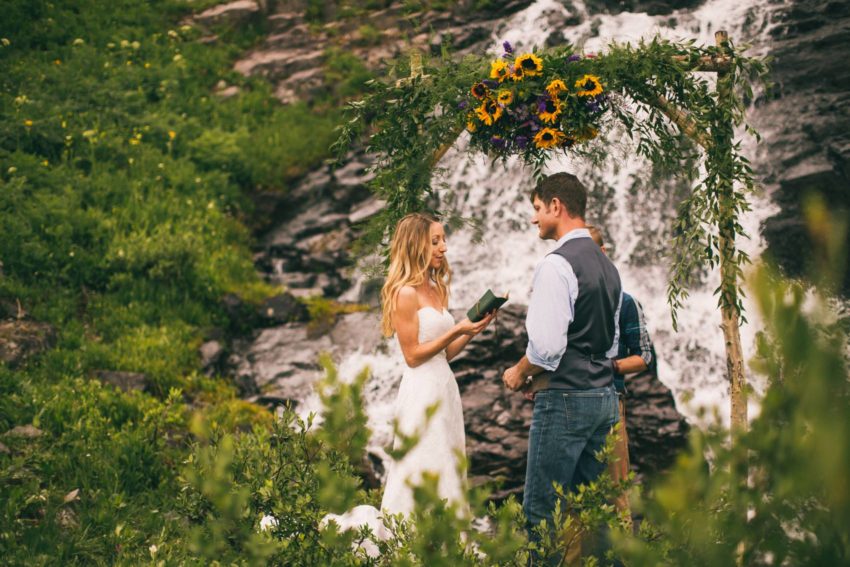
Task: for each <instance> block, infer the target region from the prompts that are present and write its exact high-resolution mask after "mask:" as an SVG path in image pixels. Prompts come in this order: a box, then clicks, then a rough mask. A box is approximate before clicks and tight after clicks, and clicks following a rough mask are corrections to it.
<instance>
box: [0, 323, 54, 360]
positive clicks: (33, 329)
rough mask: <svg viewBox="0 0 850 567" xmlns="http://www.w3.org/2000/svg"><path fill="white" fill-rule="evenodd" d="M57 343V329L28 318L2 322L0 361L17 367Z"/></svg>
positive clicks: (0, 329)
mask: <svg viewBox="0 0 850 567" xmlns="http://www.w3.org/2000/svg"><path fill="white" fill-rule="evenodd" d="M55 344H56V329H55V328H54V327H53V326H52V325H49V324H47V323H40V322H38V321H30V320H26V319H20V320H12V321H3V322H0V362H3V363H6V364H8V365H9V367H11V368H17V367H18V366H20V365H21V364H23V363H24V362H25V361H26V360H28V359H29V358H31V357H33V356H35V355H37V354H39V353H41V352H43V351H45V350H47V349H49V348H52V347H53V345H55Z"/></svg>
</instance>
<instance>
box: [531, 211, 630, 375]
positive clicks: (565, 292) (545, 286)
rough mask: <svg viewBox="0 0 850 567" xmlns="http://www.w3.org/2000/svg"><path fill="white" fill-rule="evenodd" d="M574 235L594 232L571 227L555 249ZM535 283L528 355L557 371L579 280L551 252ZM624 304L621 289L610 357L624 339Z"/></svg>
mask: <svg viewBox="0 0 850 567" xmlns="http://www.w3.org/2000/svg"><path fill="white" fill-rule="evenodd" d="M573 238H590V232H588V230H587V229H586V228H577V229H575V230H571V231H570V232H568V233H567V234H565V235H564V236H562V237H561V238H560V239H559V240H558V242H557V243H556V244H555V247H554V248H553V249H552V250H557V249H558V248H560V247H561V246H563V245H564V243H565V242H567V241H568V240H572V239H573ZM531 285H532V287H531V299H530V300H529V302H528V315H527V317H526V319H525V328H526V330H527V331H528V348H526V350H525V355H526V357H528V361H529V362H530V363H531V364H534V365H535V366H539V367H540V368H543V369H545V370H549V371H553V370H556V369H557V368H558V364H560V362H561V358H562V357H563V356H564V352H566V350H567V332H568V330H569V327H570V323H572V322H573V314H574V313H575V304H576V299H577V298H578V293H579V289H578V279H576V275H575V272H574V271H573V267H572V266H571V265H570V263H569V262H568V261H567V260H566V259H565V258H563V257H562V256H559V255H558V254H547V255H546V256H545V257H544V258H543V260H541V261H540V263H539V264H537V268H536V269H535V270H534V280H533V283H532V284H531ZM622 304H623V294H622V292H621V293H620V299H619V301H618V302H617V311H616V313H615V314H614V341H613V342H612V343H611V348H609V349H608V352H607V353H606V354H607V356H608V357H609V358H614V357H615V356H617V347H618V346H619V340H620V328H619V324H618V322H619V320H620V307H621V306H622Z"/></svg>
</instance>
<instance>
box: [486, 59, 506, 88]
mask: <svg viewBox="0 0 850 567" xmlns="http://www.w3.org/2000/svg"><path fill="white" fill-rule="evenodd" d="M510 76H511V67H510V65H508V63H507V61H502V60H501V59H497V60H495V61H493V62H492V63H490V78H491V79H496V80H497V81H499V82H500V83H501V82H502V81H504V80H505V79H507V78H508V77H510Z"/></svg>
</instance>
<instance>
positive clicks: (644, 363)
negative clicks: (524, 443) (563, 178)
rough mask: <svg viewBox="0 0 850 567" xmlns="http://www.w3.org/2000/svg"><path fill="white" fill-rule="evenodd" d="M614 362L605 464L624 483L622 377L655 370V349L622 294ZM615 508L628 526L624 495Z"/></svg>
mask: <svg viewBox="0 0 850 567" xmlns="http://www.w3.org/2000/svg"><path fill="white" fill-rule="evenodd" d="M587 228H588V230H589V231H590V237H591V238H592V239H593V241H594V242H596V244H597V245H598V246H599V247H600V248H601V249H602V251H603V252H605V253H606V254H607V251H606V250H605V241H604V240H603V239H602V233H601V232H600V231H599V229H598V228H596V227H595V226H588V227H587ZM613 363H614V386H615V387H616V388H617V393H618V397H619V405H620V421H619V422H618V424H617V426H616V431H617V445H616V446H615V449H614V458H613V459H612V460H611V462H610V463H609V464H608V470H609V473H610V475H611V478H612V479H613V480H614V481H615V482H620V481H623V480H625V479H626V478H627V477H628V474H629V437H628V433H627V432H626V404H625V395H626V377H625V375H626V374H632V373H635V372H642V371H644V370H648V369H652V370H654V369H655V349H654V347H653V346H652V340H650V338H649V331H647V328H646V319H645V318H644V315H643V308H642V307H641V305H640V302H639V301H637V300H636V299H635V298H634V297H632V296H631V295H629V294H628V293H626V292H623V304H622V307H621V308H620V340H619V349H618V352H617V357H616V358H615V359H613ZM615 505H616V506H617V509H618V510H619V511H620V512H621V513H622V514H624V515H625V516H626V517H627V518H628V521H629V525H631V511H630V509H629V499H628V495H627V494H626V493H622V494H620V495H619V496H618V497H617V499H616V501H615Z"/></svg>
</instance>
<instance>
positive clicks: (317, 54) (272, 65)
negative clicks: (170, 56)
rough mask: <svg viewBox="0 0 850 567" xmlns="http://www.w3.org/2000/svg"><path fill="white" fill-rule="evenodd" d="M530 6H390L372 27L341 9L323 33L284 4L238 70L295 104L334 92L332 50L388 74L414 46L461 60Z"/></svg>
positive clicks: (327, 9)
mask: <svg viewBox="0 0 850 567" xmlns="http://www.w3.org/2000/svg"><path fill="white" fill-rule="evenodd" d="M531 3H532V0H501V1H498V0H497V1H491V2H488V6H487V10H481V9H480V8H476V6H475V4H474V2H473V1H472V0H467V1H462V2H456V3H453V4H452V6H451V9H450V10H431V11H427V12H418V13H411V11H410V9H409V6H407V5H406V4H405V3H404V2H398V1H397V2H387V3H386V8H384V9H383V10H373V11H370V13H369V20H368V26H364V25H363V21H362V20H360V19H350V18H349V19H346V18H342V17H339V15H338V14H336V13H335V11H336V8H337V7H336V5H335V4H333V3H326V4H325V6H324V14H323V16H324V20H325V22H326V23H325V24H324V25H322V26H317V25H314V24H311V23H310V22H308V21H307V20H306V18H305V16H304V14H305V6H304V5H302V3H299V2H278V3H275V4H274V12H273V13H271V14H270V15H269V16H268V17H267V23H268V27H269V35H268V37H267V38H266V40H265V42H264V43H263V44H262V45H260V46H259V47H257V48H256V49H255V50H253V51H251V52H250V53H248V54H246V55H245V57H244V58H243V59H241V60H240V61H238V62H237V63H236V66H235V69H236V70H237V71H238V72H240V73H242V74H244V75H248V76H257V75H259V76H263V77H266V78H267V79H269V80H270V81H271V82H272V83H274V84H275V96H276V97H277V98H278V99H279V100H280V101H281V102H283V103H285V104H290V103H293V102H296V101H298V100H307V99H310V98H311V97H315V96H317V95H318V94H320V93H321V92H322V91H324V90H326V89H327V88H328V85H327V84H326V82H325V69H324V63H325V59H326V55H327V53H328V49H329V48H336V49H340V50H342V51H345V52H347V53H351V54H352V55H354V56H355V57H357V59H359V60H360V61H362V62H363V63H364V64H365V65H366V67H367V68H369V69H371V70H377V69H382V68H384V67H385V66H386V64H387V61H389V60H391V59H393V58H396V57H399V56H401V55H403V54H405V53H407V52H408V51H409V50H410V48H411V46H412V47H415V48H417V49H419V50H421V51H424V52H429V51H430V52H431V53H434V54H437V55H439V54H440V51H441V48H442V46H443V43H444V42H448V44H449V45H450V46H451V48H452V49H453V50H454V51H455V52H456V53H467V52H472V51H481V50H482V47H483V45H485V44H486V43H488V42H489V41H490V37H491V35H492V33H493V31H494V29H495V28H496V26H497V25H498V23H499V21H500V19H502V18H505V17H507V16H509V15H511V14H513V13H515V12H517V11H519V10H522V9H523V8H526V7H528V6H529V5H530V4H531ZM234 4H237V3H234ZM238 4H241V3H238ZM366 30H370V31H366Z"/></svg>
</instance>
